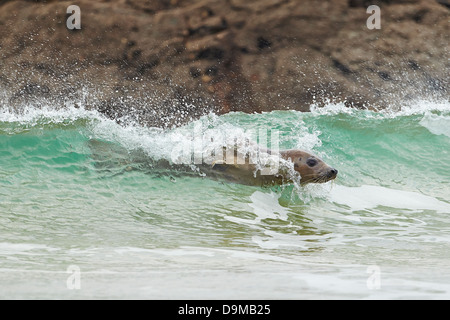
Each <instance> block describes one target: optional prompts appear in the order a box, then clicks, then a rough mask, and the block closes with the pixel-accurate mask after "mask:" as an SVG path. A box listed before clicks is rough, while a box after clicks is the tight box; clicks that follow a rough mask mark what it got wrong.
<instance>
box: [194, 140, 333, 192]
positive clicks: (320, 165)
mask: <svg viewBox="0 0 450 320" xmlns="http://www.w3.org/2000/svg"><path fill="white" fill-rule="evenodd" d="M264 153H266V154H267V155H271V156H275V157H276V158H278V161H279V162H278V164H276V165H275V168H273V163H272V164H271V165H272V168H270V166H267V165H266V166H264V165H263V166H261V164H250V163H245V162H246V161H244V160H243V159H239V157H238V156H237V155H235V157H234V162H233V163H226V162H225V161H215V162H214V163H212V164H211V165H205V164H203V165H201V166H200V169H201V171H203V172H204V173H205V174H206V176H209V177H212V178H215V179H224V180H228V181H230V182H235V183H240V184H244V185H252V186H260V185H282V184H289V183H293V182H295V181H299V182H300V184H301V185H305V184H307V183H325V182H328V181H330V180H333V179H335V178H336V177H337V174H338V170H337V169H335V168H333V167H330V166H329V165H327V164H326V163H325V162H324V161H323V160H322V159H320V158H319V157H317V156H315V155H313V154H310V153H308V152H306V151H303V150H298V149H290V150H283V151H280V152H278V153H274V152H272V151H271V150H265V151H264ZM247 160H248V159H247ZM247 162H248V161H247ZM292 169H293V170H292Z"/></svg>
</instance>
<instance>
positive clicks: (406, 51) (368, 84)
mask: <svg viewBox="0 0 450 320" xmlns="http://www.w3.org/2000/svg"><path fill="white" fill-rule="evenodd" d="M71 4H72V3H71V1H20V0H19V1H0V92H1V94H0V99H1V101H0V104H1V105H3V108H5V107H7V108H21V107H24V106H25V105H27V104H28V103H30V102H33V104H34V105H40V104H49V103H50V104H53V105H55V106H61V105H64V104H67V103H69V104H70V103H75V102H76V103H78V104H79V103H81V102H82V104H84V105H86V106H87V107H91V108H96V109H98V110H99V111H101V112H103V113H105V114H107V115H108V116H110V117H112V118H115V119H118V121H122V122H126V121H129V120H130V121H131V120H136V119H137V120H138V121H140V122H141V123H143V124H146V125H152V126H171V125H180V124H182V123H184V122H186V121H190V120H191V119H194V118H197V117H199V116H200V115H202V114H205V113H207V112H209V111H214V112H218V113H224V112H229V111H244V112H254V111H257V112H259V111H268V110H273V109H296V110H302V111H306V110H308V109H309V105H310V104H311V103H313V102H317V103H320V102H322V101H324V100H325V99H333V100H337V101H345V102H346V103H347V104H349V105H353V106H357V107H361V106H371V107H373V108H378V107H385V106H387V105H392V104H396V103H400V104H402V103H404V102H405V101H408V99H413V98H417V97H427V96H431V97H444V98H448V80H449V73H448V70H449V62H448V19H449V10H448V8H447V6H446V4H445V3H443V1H431V0H397V1H396V0H379V1H370V3H369V2H368V1H363V0H361V1H360V0H336V1H314V0H303V1H298V0H258V1H256V0H252V1H249V0H230V1H223V0H159V1H156V0H155V1H146V0H110V1H106V0H105V1H88V0H79V1H77V5H79V6H80V9H81V25H82V28H81V30H68V29H67V28H66V19H67V17H68V16H69V15H68V14H66V9H67V7H68V6H69V5H71ZM369 4H377V5H379V6H380V8H381V19H382V20H381V29H380V30H369V29H368V28H367V27H366V20H367V18H368V17H369V15H368V14H367V13H366V8H367V6H368V5H369ZM80 101H81V102H80Z"/></svg>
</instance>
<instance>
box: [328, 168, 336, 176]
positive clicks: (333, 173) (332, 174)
mask: <svg viewBox="0 0 450 320" xmlns="http://www.w3.org/2000/svg"><path fill="white" fill-rule="evenodd" d="M337 174H338V171H337V170H336V169H334V168H331V169H330V171H329V173H328V175H329V176H330V177H336V176H337Z"/></svg>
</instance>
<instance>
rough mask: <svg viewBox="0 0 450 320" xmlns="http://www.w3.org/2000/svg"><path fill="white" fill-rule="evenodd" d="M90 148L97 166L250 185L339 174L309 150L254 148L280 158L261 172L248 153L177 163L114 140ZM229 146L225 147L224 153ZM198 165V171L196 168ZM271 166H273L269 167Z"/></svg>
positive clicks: (94, 142)
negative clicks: (132, 149) (250, 159)
mask: <svg viewBox="0 0 450 320" xmlns="http://www.w3.org/2000/svg"><path fill="white" fill-rule="evenodd" d="M89 147H90V149H91V151H92V157H93V159H94V160H95V162H96V166H97V167H98V168H103V169H105V170H109V169H113V170H114V168H117V167H119V168H124V170H125V171H130V170H143V171H146V172H148V173H153V174H157V175H168V176H170V177H175V176H184V175H188V176H204V177H207V178H211V179H214V180H220V181H224V180H225V181H229V182H233V183H239V184H243V185H250V186H275V185H283V184H291V183H294V182H296V183H298V182H299V183H300V184H302V185H304V184H307V183H324V182H327V181H330V180H333V179H335V178H336V177H337V174H338V171H337V170H336V169H334V168H332V167H330V166H329V165H327V164H326V163H325V162H324V161H323V160H322V159H320V158H318V157H316V156H315V155H313V154H311V153H308V152H306V151H302V150H298V149H291V150H282V151H279V152H274V151H272V150H270V149H262V148H259V147H257V146H256V147H255V148H254V149H253V150H258V152H260V154H263V155H265V156H275V159H278V163H277V164H278V165H277V166H276V170H272V171H270V170H269V171H268V173H267V172H262V170H264V169H267V168H264V166H261V165H257V164H251V163H250V161H249V155H244V154H242V153H238V152H235V153H234V159H232V161H233V163H226V160H227V159H226V158H225V160H216V161H214V160H212V161H210V162H208V161H206V162H203V163H201V164H196V165H194V167H193V166H192V165H189V164H176V163H173V162H170V161H169V160H166V159H159V160H154V159H152V158H150V157H149V156H148V155H147V154H146V153H145V152H144V151H143V150H134V151H132V152H130V151H129V150H127V149H125V148H123V147H121V146H118V145H116V144H113V143H106V142H102V141H99V140H95V139H91V140H90V141H89ZM225 151H226V148H225V147H224V153H225ZM193 168H195V170H194V169H193ZM269 169H270V168H269Z"/></svg>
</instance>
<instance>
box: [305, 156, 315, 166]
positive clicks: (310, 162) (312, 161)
mask: <svg viewBox="0 0 450 320" xmlns="http://www.w3.org/2000/svg"><path fill="white" fill-rule="evenodd" d="M306 164H307V165H308V166H309V167H314V166H315V165H316V164H317V160H316V159H314V158H309V159H308V160H306Z"/></svg>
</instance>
